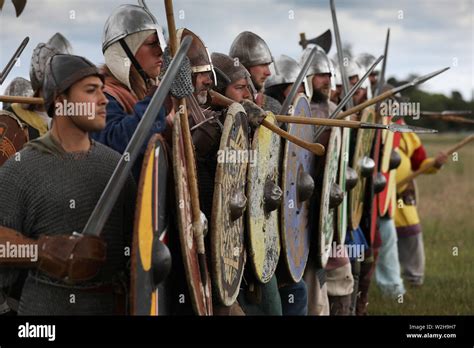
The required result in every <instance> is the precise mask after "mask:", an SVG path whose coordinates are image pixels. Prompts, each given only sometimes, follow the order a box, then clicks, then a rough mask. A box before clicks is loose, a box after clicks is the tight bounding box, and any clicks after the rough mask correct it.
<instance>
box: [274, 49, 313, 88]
mask: <svg viewBox="0 0 474 348" xmlns="http://www.w3.org/2000/svg"><path fill="white" fill-rule="evenodd" d="M275 66H276V70H277V71H278V73H276V74H272V75H271V76H269V77H268V78H267V80H266V81H265V88H271V87H273V86H278V85H285V84H291V83H295V82H296V80H297V79H298V75H299V73H300V71H301V66H300V65H299V64H298V62H297V61H296V60H294V59H293V58H291V57H288V56H287V55H284V54H282V55H281V56H280V57H279V58H278V59H277V60H276V61H275ZM303 84H304V88H305V93H306V95H309V94H308V93H309V88H308V86H307V80H306V79H304V80H303Z"/></svg>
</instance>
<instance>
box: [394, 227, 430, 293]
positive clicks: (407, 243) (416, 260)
mask: <svg viewBox="0 0 474 348" xmlns="http://www.w3.org/2000/svg"><path fill="white" fill-rule="evenodd" d="M398 258H399V260H400V265H401V268H402V276H403V278H405V280H407V281H408V282H409V283H411V284H413V285H422V284H423V278H424V275H425V250H424V246H423V235H422V234H421V233H418V234H415V235H413V236H407V237H399V238H398Z"/></svg>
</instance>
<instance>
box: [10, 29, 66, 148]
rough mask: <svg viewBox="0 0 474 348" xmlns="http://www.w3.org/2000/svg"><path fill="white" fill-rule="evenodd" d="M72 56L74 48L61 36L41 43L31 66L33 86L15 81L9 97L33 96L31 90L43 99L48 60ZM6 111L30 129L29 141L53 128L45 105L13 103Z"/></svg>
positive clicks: (33, 55)
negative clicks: (53, 57) (61, 55)
mask: <svg viewBox="0 0 474 348" xmlns="http://www.w3.org/2000/svg"><path fill="white" fill-rule="evenodd" d="M61 53H62V54H72V47H71V44H70V43H69V41H68V40H67V39H66V38H65V37H64V36H63V35H62V34H61V33H56V34H54V35H53V36H52V37H51V38H50V39H49V40H48V42H47V43H39V44H38V45H37V46H36V47H35V49H34V50H33V54H32V56H31V65H30V81H31V86H28V85H27V84H26V83H25V81H21V80H20V81H18V80H17V79H15V80H13V81H12V83H13V82H14V84H12V85H11V86H9V87H10V88H8V89H7V91H6V94H7V95H16V96H31V95H28V93H29V90H30V88H31V89H32V90H33V91H32V92H33V94H32V96H33V97H40V98H41V97H43V95H42V91H41V89H42V87H43V78H44V70H45V67H46V62H47V60H48V59H49V58H50V57H52V56H54V55H56V54H61ZM18 85H20V86H23V87H22V91H20V92H19V93H18V91H17V89H18ZM4 108H5V110H7V111H10V112H12V113H13V114H15V116H17V117H18V118H19V119H20V121H21V122H23V123H24V124H25V125H26V126H27V127H28V139H29V140H34V139H36V138H39V137H41V136H43V135H45V134H46V132H47V131H48V129H49V128H51V118H49V117H48V115H47V114H46V110H44V107H43V105H38V104H31V105H23V104H18V103H13V104H11V105H9V106H8V107H5V105H4Z"/></svg>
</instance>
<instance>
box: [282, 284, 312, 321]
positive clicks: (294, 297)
mask: <svg viewBox="0 0 474 348" xmlns="http://www.w3.org/2000/svg"><path fill="white" fill-rule="evenodd" d="M278 290H279V292H280V298H281V307H282V313H283V315H300V316H302V315H308V289H307V288H306V283H305V281H304V280H300V281H299V282H298V283H292V284H287V285H285V286H282V287H280V288H279V289H278Z"/></svg>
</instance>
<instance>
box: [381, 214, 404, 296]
mask: <svg viewBox="0 0 474 348" xmlns="http://www.w3.org/2000/svg"><path fill="white" fill-rule="evenodd" d="M379 222H380V237H381V239H382V246H381V247H380V249H379V255H378V260H377V263H376V268H375V281H376V283H377V285H378V287H379V288H380V290H381V291H382V293H383V294H384V295H387V296H391V297H396V296H398V295H403V294H404V293H405V287H404V286H403V280H402V278H401V275H400V261H399V259H398V245H397V230H396V228H395V223H394V222H393V220H392V219H391V218H388V217H383V218H380V220H379Z"/></svg>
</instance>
